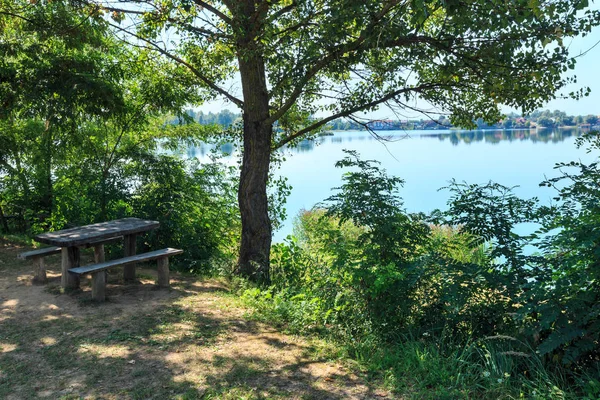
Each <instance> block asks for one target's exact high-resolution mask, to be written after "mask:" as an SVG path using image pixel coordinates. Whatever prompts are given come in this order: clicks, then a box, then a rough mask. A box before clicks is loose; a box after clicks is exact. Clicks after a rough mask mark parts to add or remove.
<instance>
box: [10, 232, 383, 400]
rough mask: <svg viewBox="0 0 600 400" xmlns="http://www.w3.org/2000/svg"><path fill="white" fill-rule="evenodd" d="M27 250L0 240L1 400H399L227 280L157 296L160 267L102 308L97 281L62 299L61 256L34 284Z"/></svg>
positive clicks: (177, 279)
mask: <svg viewBox="0 0 600 400" xmlns="http://www.w3.org/2000/svg"><path fill="white" fill-rule="evenodd" d="M25 250H28V249H26V248H23V247H20V246H17V245H14V244H10V243H6V242H2V241H0V398H3V399H31V398H47V399H81V398H83V399H172V398H175V399H284V398H285V399H383V398H391V396H390V395H389V394H388V393H386V392H385V391H382V390H380V389H377V388H375V387H373V386H371V385H370V384H369V383H368V381H367V380H366V379H365V377H363V376H361V374H359V373H357V372H355V371H352V368H350V367H348V366H343V365H342V364H340V363H339V362H336V361H333V360H331V356H328V354H331V352H328V351H326V350H323V349H324V345H323V344H322V343H321V342H319V341H317V340H308V339H306V338H305V339H302V338H298V337H292V336H288V335H284V334H282V333H280V332H278V331H277V330H276V329H273V328H272V327H269V326H266V325H263V324H260V323H257V322H254V321H252V320H250V319H248V318H246V317H245V315H246V313H247V310H244V309H243V308H241V306H240V305H239V302H237V301H236V299H235V298H233V297H232V296H231V295H230V294H228V293H227V287H226V286H225V285H224V284H223V283H220V282H218V281H211V280H200V279H199V278H196V277H187V276H181V275H178V274H172V275H171V288H170V289H157V287H156V286H155V285H154V279H155V276H156V269H155V268H154V269H153V268H151V265H148V266H147V267H148V268H140V267H138V282H137V283H135V284H130V285H124V284H122V282H121V280H120V274H119V272H120V271H119V270H115V271H111V273H110V274H109V284H108V287H107V296H108V301H107V302H105V303H102V304H96V303H94V302H92V301H91V291H90V287H89V280H88V279H82V285H81V287H82V289H81V290H79V291H76V292H74V293H69V294H65V293H61V290H60V256H52V257H48V258H47V264H48V277H49V283H47V284H45V285H34V284H32V283H31V282H32V277H33V269H34V266H33V263H32V262H31V261H22V260H18V259H17V254H18V253H20V252H22V251H25ZM83 258H84V261H83V262H82V264H86V263H89V262H91V261H92V255H91V254H89V253H84V254H83Z"/></svg>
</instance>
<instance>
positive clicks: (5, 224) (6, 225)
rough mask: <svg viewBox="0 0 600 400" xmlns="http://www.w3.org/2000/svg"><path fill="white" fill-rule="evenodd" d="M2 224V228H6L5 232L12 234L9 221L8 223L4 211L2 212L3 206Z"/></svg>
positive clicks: (0, 217)
mask: <svg viewBox="0 0 600 400" xmlns="http://www.w3.org/2000/svg"><path fill="white" fill-rule="evenodd" d="M0 223H1V224H2V228H4V232H5V233H10V228H9V227H8V221H6V217H5V216H4V211H3V210H2V205H1V204H0Z"/></svg>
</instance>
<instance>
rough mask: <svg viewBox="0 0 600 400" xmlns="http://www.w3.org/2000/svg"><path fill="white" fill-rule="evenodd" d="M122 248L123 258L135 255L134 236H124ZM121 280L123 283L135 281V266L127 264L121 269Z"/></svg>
mask: <svg viewBox="0 0 600 400" xmlns="http://www.w3.org/2000/svg"><path fill="white" fill-rule="evenodd" d="M123 247H124V250H125V257H129V256H134V255H135V234H133V235H125V240H124V243H123ZM123 280H124V281H125V282H133V281H135V264H129V265H125V266H124V267H123Z"/></svg>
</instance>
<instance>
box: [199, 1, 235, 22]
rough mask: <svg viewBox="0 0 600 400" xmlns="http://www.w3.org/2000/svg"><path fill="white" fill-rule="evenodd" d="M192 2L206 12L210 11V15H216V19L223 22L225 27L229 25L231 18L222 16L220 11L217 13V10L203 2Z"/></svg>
mask: <svg viewBox="0 0 600 400" xmlns="http://www.w3.org/2000/svg"><path fill="white" fill-rule="evenodd" d="M193 2H194V3H195V4H196V5H197V6H198V7H201V8H205V9H207V10H208V11H210V12H211V13H213V14H214V15H216V16H217V17H219V18H220V19H221V20H222V21H223V22H225V23H226V24H227V25H231V18H229V17H228V16H227V15H225V14H223V13H222V12H221V11H219V10H218V9H216V8H215V7H213V6H211V5H210V4H208V3H207V2H205V1H202V0H193Z"/></svg>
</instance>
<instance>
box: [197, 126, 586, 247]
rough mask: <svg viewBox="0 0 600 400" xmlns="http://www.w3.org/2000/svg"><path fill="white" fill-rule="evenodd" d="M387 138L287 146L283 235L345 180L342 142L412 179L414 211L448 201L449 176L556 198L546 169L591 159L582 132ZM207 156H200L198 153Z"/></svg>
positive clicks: (408, 204)
mask: <svg viewBox="0 0 600 400" xmlns="http://www.w3.org/2000/svg"><path fill="white" fill-rule="evenodd" d="M378 133H379V134H380V135H382V136H384V137H385V138H387V139H389V140H388V141H385V142H383V143H382V142H381V141H378V140H376V139H375V138H374V137H373V136H372V135H370V134H369V133H368V132H364V131H360V132H359V131H346V132H336V133H335V134H334V136H325V137H321V138H318V139H316V140H314V141H304V142H302V143H301V144H300V146H299V147H298V148H295V149H288V150H286V161H285V162H284V163H283V164H282V166H281V169H280V170H279V172H278V173H279V174H280V175H283V176H286V177H287V178H288V182H289V184H290V185H291V186H292V193H291V194H290V196H289V197H288V200H287V205H286V209H287V214H288V217H287V220H286V221H284V224H283V227H282V228H281V229H280V230H279V231H277V232H275V234H274V235H275V236H274V240H275V241H282V240H283V239H284V238H285V237H286V236H287V235H289V234H291V233H292V228H293V220H294V218H295V216H296V215H297V214H298V213H299V211H300V210H302V209H310V208H312V207H313V206H314V205H315V204H317V203H319V202H320V201H323V200H324V199H325V198H327V197H328V196H330V195H331V194H332V193H333V192H332V188H334V187H336V186H340V184H341V177H342V174H343V172H344V170H342V169H340V168H336V167H335V165H334V164H335V162H336V161H337V160H340V159H342V158H344V156H345V154H344V152H343V150H344V149H348V150H356V151H358V152H359V154H360V155H361V158H362V159H373V160H378V161H379V162H381V166H382V167H383V168H385V169H386V170H387V172H388V174H390V175H395V176H399V177H401V178H402V179H404V180H405V181H406V183H405V185H404V187H403V188H402V189H401V190H400V195H401V196H402V197H403V199H404V206H405V208H406V209H407V211H409V212H416V211H422V212H426V213H428V212H430V211H432V210H434V209H436V208H440V209H444V208H446V201H447V200H448V197H449V192H448V191H447V190H441V191H440V190H439V189H440V188H442V187H443V186H446V185H447V184H448V182H449V181H450V180H451V179H453V178H454V179H456V180H457V181H466V182H467V183H486V182H488V181H490V180H492V181H495V182H498V183H501V184H503V185H506V186H519V187H518V188H516V189H515V192H516V193H517V194H518V195H519V196H521V197H533V196H536V197H538V198H539V199H540V200H541V201H542V202H545V203H550V202H551V198H552V197H553V195H554V194H555V192H554V191H553V190H551V189H548V188H541V187H539V183H540V182H541V181H543V180H544V177H545V176H548V177H551V176H556V175H557V173H558V172H557V171H556V170H554V169H553V167H554V165H555V163H557V162H562V161H565V162H566V161H572V160H577V159H583V160H591V157H590V156H589V155H587V154H586V153H585V149H577V148H576V146H575V138H576V137H577V136H579V134H580V132H578V131H555V132H550V131H541V132H537V133H536V132H535V131H469V132H457V131H449V130H447V131H442V130H436V131H408V132H405V131H384V132H378ZM200 157H201V156H200Z"/></svg>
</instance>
